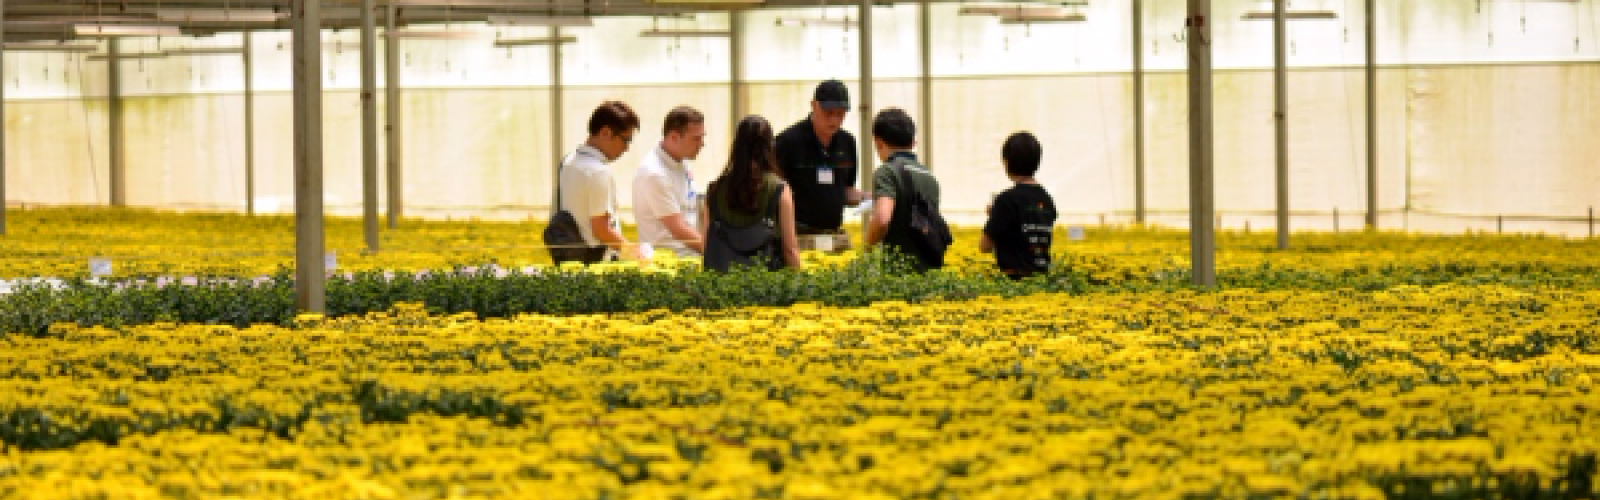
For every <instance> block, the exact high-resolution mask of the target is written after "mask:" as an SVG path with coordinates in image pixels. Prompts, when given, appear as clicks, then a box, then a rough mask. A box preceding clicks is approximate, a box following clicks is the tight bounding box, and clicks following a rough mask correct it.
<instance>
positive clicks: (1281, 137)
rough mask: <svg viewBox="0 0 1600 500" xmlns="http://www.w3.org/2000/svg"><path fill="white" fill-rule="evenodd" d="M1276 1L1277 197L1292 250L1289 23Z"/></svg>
mask: <svg viewBox="0 0 1600 500" xmlns="http://www.w3.org/2000/svg"><path fill="white" fill-rule="evenodd" d="M1286 2H1287V0H1273V2H1272V47H1273V48H1272V51H1273V52H1272V60H1273V66H1272V84H1273V97H1274V101H1275V103H1276V107H1277V110H1276V111H1275V112H1274V113H1273V120H1274V124H1275V125H1276V126H1277V130H1276V135H1277V154H1278V161H1277V183H1278V189H1277V198H1278V213H1277V217H1278V249H1279V250H1288V249H1289V94H1288V91H1289V84H1288V69H1287V67H1288V65H1289V51H1288V42H1287V39H1288V35H1287V32H1288V23H1286V22H1284V11H1283V10H1284V3H1286Z"/></svg>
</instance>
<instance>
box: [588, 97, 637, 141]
mask: <svg viewBox="0 0 1600 500" xmlns="http://www.w3.org/2000/svg"><path fill="white" fill-rule="evenodd" d="M636 128H639V115H637V114H634V112H633V108H630V107H628V105H627V104H623V103H622V101H606V102H602V103H600V107H597V108H594V114H592V115H589V135H595V134H598V133H600V130H601V129H611V132H612V133H615V134H621V133H623V132H627V131H629V130H633V129H636Z"/></svg>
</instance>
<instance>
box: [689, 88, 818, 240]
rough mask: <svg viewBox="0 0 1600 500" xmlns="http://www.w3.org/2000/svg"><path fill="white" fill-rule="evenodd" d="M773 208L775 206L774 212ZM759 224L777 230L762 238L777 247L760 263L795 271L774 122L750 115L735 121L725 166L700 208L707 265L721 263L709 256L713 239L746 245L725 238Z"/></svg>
mask: <svg viewBox="0 0 1600 500" xmlns="http://www.w3.org/2000/svg"><path fill="white" fill-rule="evenodd" d="M774 201H776V203H774ZM774 206H775V207H776V210H772V208H773V207H774ZM773 212H776V213H773ZM761 223H766V224H767V225H768V226H769V228H770V229H771V230H772V232H773V233H775V234H772V241H770V242H762V243H770V247H771V248H772V250H775V251H773V252H768V253H770V254H775V255H766V256H765V258H771V259H773V260H772V261H770V262H762V263H759V265H762V266H763V267H769V268H772V267H778V266H779V265H780V264H781V265H783V266H787V267H789V268H793V269H799V268H800V250H799V249H800V245H799V241H798V240H797V239H796V238H795V233H794V197H793V196H792V195H791V194H790V190H789V189H787V186H786V184H785V183H784V182H783V179H782V178H781V177H780V176H779V175H778V159H777V156H776V153H775V151H774V145H773V138H772V125H771V124H769V123H767V119H766V118H762V117H760V116H758V115H750V116H746V117H744V119H743V120H739V126H738V128H737V129H736V130H735V131H734V136H733V147H732V148H731V151H729V153H728V166H727V168H725V169H724V170H723V171H722V175H721V176H719V177H717V179H716V180H715V181H712V183H711V186H710V187H709V188H707V189H706V207H705V209H703V210H701V211H700V231H701V234H704V235H706V244H707V254H706V257H707V260H706V266H707V267H708V268H717V267H721V266H719V265H714V261H717V260H719V259H714V258H713V256H712V250H711V249H710V247H711V246H712V245H713V243H714V242H713V241H712V239H713V238H718V237H721V238H724V239H722V240H719V242H718V243H720V244H723V245H728V244H730V243H732V245H731V246H733V247H740V246H744V245H743V244H740V243H737V242H733V239H728V235H729V234H732V233H733V232H737V231H742V230H744V229H743V228H748V227H756V226H757V225H758V224H761ZM714 232H717V233H718V234H713V233H714ZM719 234H720V236H719ZM735 236H737V235H735ZM734 239H737V238H734ZM743 251H744V249H742V248H736V249H735V252H743ZM779 259H781V260H779Z"/></svg>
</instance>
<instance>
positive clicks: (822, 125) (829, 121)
mask: <svg viewBox="0 0 1600 500" xmlns="http://www.w3.org/2000/svg"><path fill="white" fill-rule="evenodd" d="M849 113H850V110H849V109H825V108H823V107H822V104H821V103H818V102H817V101H811V121H812V123H814V124H815V126H816V127H817V135H818V136H820V137H822V138H829V137H833V134H835V133H837V132H839V129H840V128H843V127H844V116H845V115H846V114H849Z"/></svg>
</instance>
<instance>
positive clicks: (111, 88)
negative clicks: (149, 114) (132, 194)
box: [106, 37, 128, 207]
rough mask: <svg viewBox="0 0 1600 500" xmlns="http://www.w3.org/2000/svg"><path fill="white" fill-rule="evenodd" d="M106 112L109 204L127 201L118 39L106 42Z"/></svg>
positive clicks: (126, 171) (126, 166)
mask: <svg viewBox="0 0 1600 500" xmlns="http://www.w3.org/2000/svg"><path fill="white" fill-rule="evenodd" d="M106 110H107V112H106V114H107V115H108V117H109V118H110V120H109V121H110V126H111V130H110V135H109V137H110V141H111V144H110V146H111V175H110V177H111V194H110V198H111V206H113V207H120V206H123V205H126V204H127V203H128V198H127V196H128V186H127V179H128V176H127V174H128V154H127V148H126V142H124V141H125V138H124V137H123V134H122V131H123V130H124V129H123V115H122V40H121V39H118V38H114V37H113V38H111V39H110V40H108V41H107V42H106Z"/></svg>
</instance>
